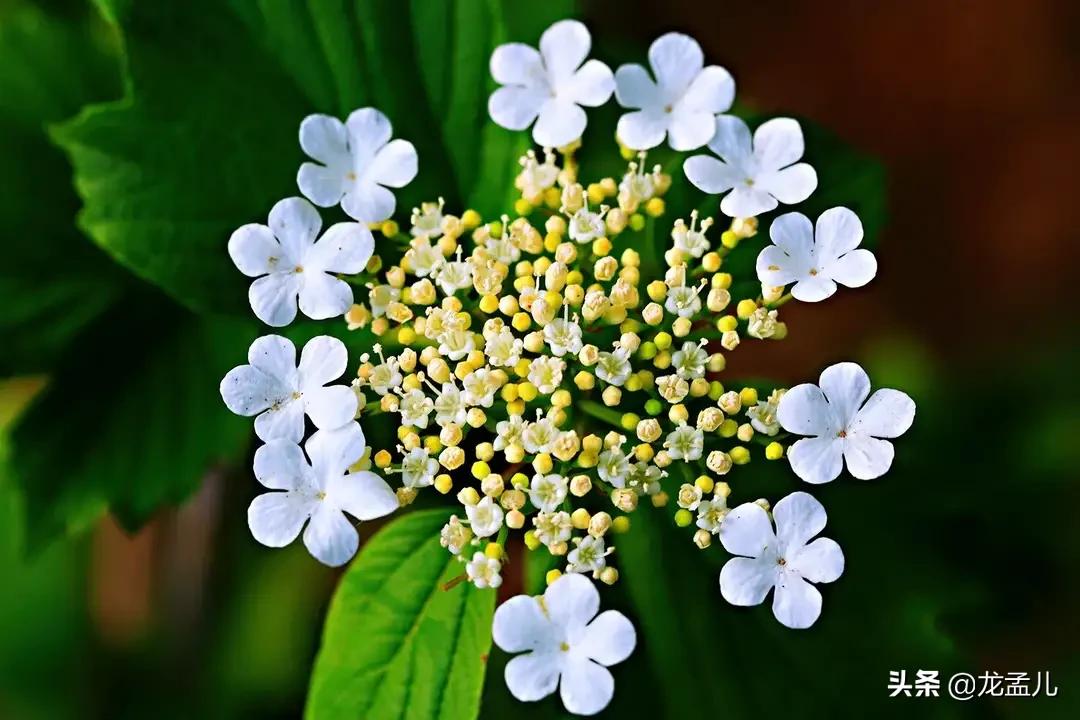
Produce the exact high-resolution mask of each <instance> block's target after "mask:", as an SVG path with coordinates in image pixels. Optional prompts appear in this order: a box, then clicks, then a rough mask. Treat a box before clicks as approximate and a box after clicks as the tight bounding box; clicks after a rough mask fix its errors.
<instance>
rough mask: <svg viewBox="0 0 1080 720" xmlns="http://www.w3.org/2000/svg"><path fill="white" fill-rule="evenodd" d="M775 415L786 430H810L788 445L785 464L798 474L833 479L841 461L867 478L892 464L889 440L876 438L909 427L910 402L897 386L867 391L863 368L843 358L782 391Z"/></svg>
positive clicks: (912, 415) (824, 480)
mask: <svg viewBox="0 0 1080 720" xmlns="http://www.w3.org/2000/svg"><path fill="white" fill-rule="evenodd" d="M867 396H870V399H869V400H867V399H866V398H867ZM864 401H865V403H866V404H865V405H864V404H863V403H864ZM776 416H777V419H778V420H779V421H780V425H781V426H782V427H783V428H784V429H785V430H787V431H788V432H790V433H794V434H796V435H810V436H812V437H808V438H803V439H802V440H799V441H798V442H796V443H795V444H794V445H792V446H791V447H790V448H789V449H788V460H789V461H790V462H791V469H792V470H794V471H795V474H796V475H798V476H799V477H801V478H802V479H803V480H805V481H806V482H808V483H814V484H820V483H827V482H829V481H831V480H835V479H836V478H837V477H838V476H839V475H840V470H841V469H842V468H843V461H847V469H848V472H850V473H851V474H852V475H853V476H854V477H856V478H858V479H860V480H872V479H874V478H876V477H880V476H882V475H884V474H885V472H886V471H887V470H888V469H889V466H890V465H892V460H893V446H892V443H890V442H889V441H888V440H882V439H881V438H895V437H899V436H900V435H903V434H904V432H906V431H907V429H908V428H909V427H911V423H912V422H913V421H914V419H915V402H914V401H913V400H912V399H911V398H910V397H909V396H908V395H907V394H906V393H902V392H900V391H899V390H889V389H882V390H878V391H877V392H875V393H874V394H873V395H870V378H869V377H868V376H867V374H866V372H865V371H864V370H863V369H862V368H861V367H859V366H858V365H856V364H855V363H851V362H844V363H837V364H836V365H832V366H830V367H827V368H825V370H824V372H822V373H821V377H820V378H819V379H818V384H817V385H813V384H811V383H803V384H802V385H796V386H795V387H793V388H791V389H790V390H788V391H787V392H786V393H784V397H782V398H781V399H780V405H779V407H778V408H777V411H776Z"/></svg>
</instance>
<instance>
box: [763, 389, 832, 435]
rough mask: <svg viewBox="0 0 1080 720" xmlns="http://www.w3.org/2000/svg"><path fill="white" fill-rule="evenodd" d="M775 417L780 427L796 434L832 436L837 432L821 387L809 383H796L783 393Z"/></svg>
mask: <svg viewBox="0 0 1080 720" xmlns="http://www.w3.org/2000/svg"><path fill="white" fill-rule="evenodd" d="M776 419H777V420H779V421H780V426H781V427H783V428H784V429H785V430H787V431H788V432H789V433H795V434H796V435H824V436H826V437H829V438H833V437H835V435H836V432H837V428H836V427H835V425H834V418H833V413H832V409H831V408H830V407H829V403H828V401H827V400H826V399H825V395H824V394H823V393H822V392H821V388H819V387H818V386H817V385H813V384H811V383H803V384H802V385H796V386H795V387H793V388H791V389H790V390H788V391H787V392H786V393H784V396H783V397H781V398H780V404H779V405H778V406H777V407H776Z"/></svg>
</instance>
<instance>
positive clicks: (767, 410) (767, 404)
mask: <svg viewBox="0 0 1080 720" xmlns="http://www.w3.org/2000/svg"><path fill="white" fill-rule="evenodd" d="M783 396H784V391H783V390H774V391H773V393H772V394H771V395H769V397H768V399H767V400H761V401H758V403H757V404H756V405H754V407H752V408H750V409H748V410H747V411H746V416H747V417H748V418H750V425H751V426H753V428H754V429H755V430H757V431H758V432H759V433H764V434H765V435H769V436H770V437H771V436H773V435H776V433H778V432H780V422H779V421H778V420H777V419H776V410H777V408H778V407H779V405H780V399H781V398H782V397H783Z"/></svg>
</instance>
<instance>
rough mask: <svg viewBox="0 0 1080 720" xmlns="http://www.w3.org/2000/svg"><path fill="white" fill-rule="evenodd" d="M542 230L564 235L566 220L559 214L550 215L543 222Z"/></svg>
mask: <svg viewBox="0 0 1080 720" xmlns="http://www.w3.org/2000/svg"><path fill="white" fill-rule="evenodd" d="M544 230H546V231H547V232H549V233H552V234H554V235H565V234H566V220H564V219H563V218H562V216H560V215H552V216H551V217H549V218H548V219H547V220H546V221H545V222H544Z"/></svg>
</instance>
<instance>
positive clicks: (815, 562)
mask: <svg viewBox="0 0 1080 720" xmlns="http://www.w3.org/2000/svg"><path fill="white" fill-rule="evenodd" d="M788 563H789V564H790V565H791V566H792V567H793V568H794V569H795V570H797V571H798V572H799V574H800V575H802V576H803V577H804V578H806V579H807V580H809V581H810V582H816V583H819V582H832V581H833V580H836V579H837V578H838V577H840V576H841V575H842V574H843V573H844V552H843V551H842V550H841V549H840V546H839V545H837V544H836V541H834V540H830V539H829V538H818V539H817V540H815V541H814V542H812V543H810V544H809V545H807V546H806V547H804V548H803V549H802V550H800V551H799V552H798V553H797V554H795V555H794V556H792V557H790V558H788Z"/></svg>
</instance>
